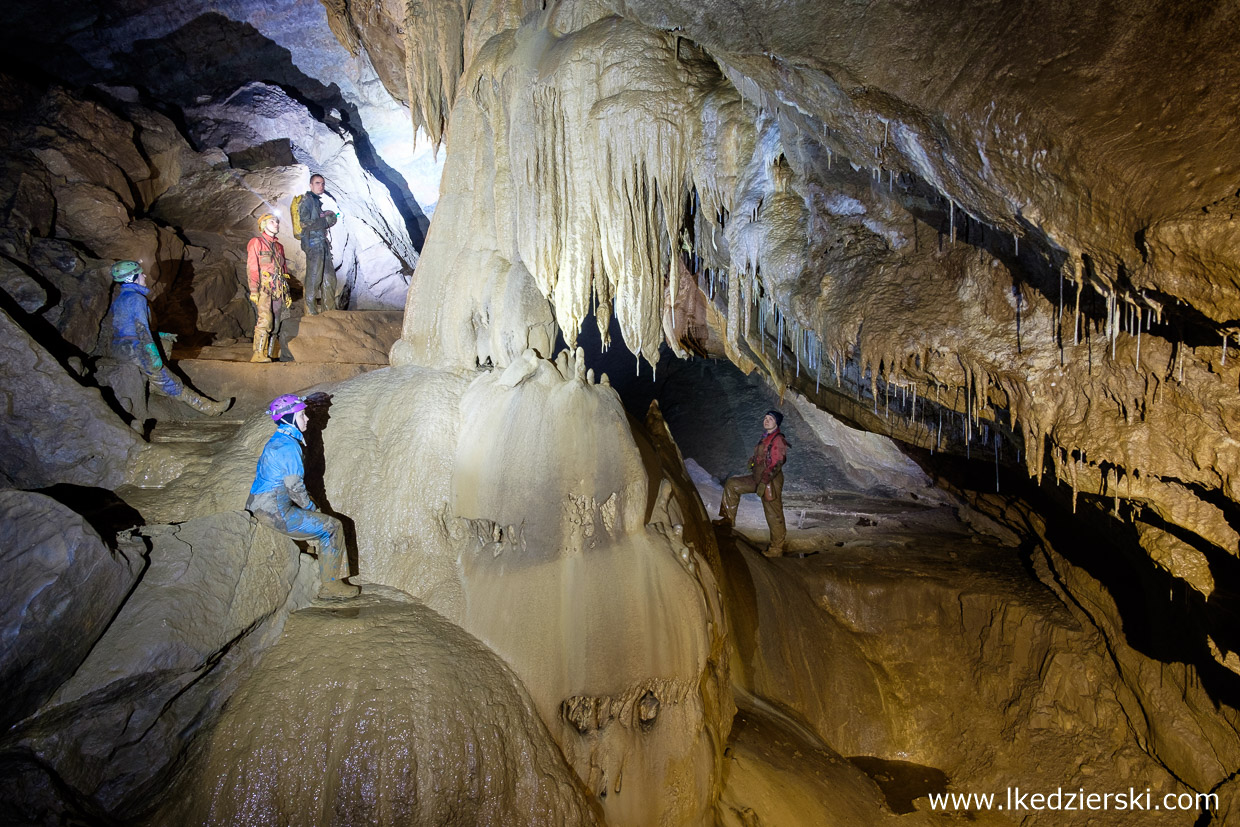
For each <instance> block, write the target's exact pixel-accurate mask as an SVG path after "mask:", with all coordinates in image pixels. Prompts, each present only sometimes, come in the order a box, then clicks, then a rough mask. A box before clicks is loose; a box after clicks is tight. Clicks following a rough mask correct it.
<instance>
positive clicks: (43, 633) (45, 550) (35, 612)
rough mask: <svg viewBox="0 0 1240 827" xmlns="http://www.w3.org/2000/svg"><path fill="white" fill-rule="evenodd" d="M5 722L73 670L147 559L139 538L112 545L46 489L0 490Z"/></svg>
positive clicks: (3, 725) (1, 719) (1, 725)
mask: <svg viewBox="0 0 1240 827" xmlns="http://www.w3.org/2000/svg"><path fill="white" fill-rule="evenodd" d="M0 549H2V550H3V551H0V577H2V578H3V580H4V583H3V585H2V586H0V591H3V593H4V595H5V601H4V607H3V608H2V609H0V630H3V631H0V638H2V639H3V642H4V645H3V646H0V684H3V685H4V686H6V687H9V691H8V693H7V697H6V703H5V704H4V708H3V713H2V714H0V729H7V728H8V727H9V726H10V725H12V724H14V723H16V722H17V721H19V720H21V719H22V718H24V717H25V716H26V715H28V714H29V713H31V712H33V711H34V710H35V709H37V708H38V706H39V705H40V704H41V703H43V702H44V701H46V700H47V699H48V697H50V696H51V694H52V693H53V692H54V691H55V689H56V687H57V686H59V685H60V684H61V683H62V682H63V681H65V680H66V679H67V678H69V677H70V676H71V675H72V674H73V672H74V670H76V669H77V667H78V665H79V664H81V662H82V660H83V659H84V658H86V656H87V654H88V653H89V651H90V649H91V647H92V646H93V645H94V644H95V642H96V641H97V640H98V638H99V636H100V635H101V634H103V632H104V630H105V629H106V628H107V626H108V623H109V622H110V621H111V620H112V618H113V616H114V615H115V613H116V610H117V608H118V607H119V606H120V605H121V603H122V602H123V601H124V599H125V597H126V595H127V594H128V593H129V589H130V587H131V586H132V585H133V583H134V581H135V580H137V579H138V577H139V575H140V574H141V572H142V569H143V567H144V565H145V561H144V560H143V559H142V553H141V552H142V551H144V550H145V549H143V548H142V547H141V546H138V547H137V548H135V547H133V546H126V547H124V548H122V549H119V550H116V551H112V550H110V549H109V548H108V547H107V546H106V545H105V544H104V543H103V541H102V540H101V539H100V538H99V535H98V534H96V533H95V531H94V530H93V529H92V528H91V527H90V526H89V525H88V524H87V523H86V521H85V520H84V519H83V518H82V517H81V516H79V515H78V514H76V513H74V512H73V511H70V510H69V509H68V508H67V507H65V506H64V505H61V504H60V503H58V502H56V501H55V500H53V499H52V498H50V497H47V496H45V495H43V494H36V493H33V492H27V491H12V490H10V491H0Z"/></svg>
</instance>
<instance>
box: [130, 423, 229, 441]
mask: <svg viewBox="0 0 1240 827" xmlns="http://www.w3.org/2000/svg"><path fill="white" fill-rule="evenodd" d="M242 423H243V420H241V419H222V418H221V419H216V418H210V419H207V418H203V419H161V420H158V421H157V422H156V423H155V427H154V428H153V429H152V430H151V433H150V440H151V442H165V443H166V442H178V443H188V442H192V443H204V444H209V443H212V442H223V441H224V440H226V439H228V438H229V437H231V436H232V435H233V434H235V433H236V432H237V430H238V429H239V428H240V427H241V425H242Z"/></svg>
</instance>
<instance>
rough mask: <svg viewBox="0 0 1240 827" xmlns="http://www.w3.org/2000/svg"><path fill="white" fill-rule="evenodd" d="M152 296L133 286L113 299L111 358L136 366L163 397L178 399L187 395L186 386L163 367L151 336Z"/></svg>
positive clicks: (127, 285)
mask: <svg viewBox="0 0 1240 827" xmlns="http://www.w3.org/2000/svg"><path fill="white" fill-rule="evenodd" d="M149 293H150V291H149V290H148V289H147V288H145V287H142V286H141V285H138V284H135V283H133V282H128V283H125V284H121V285H119V289H118V290H117V291H116V298H114V299H112V356H113V357H114V358H117V359H126V360H128V361H131V362H133V363H134V364H136V365H137V366H138V367H139V368H140V369H141V370H142V373H144V374H145V375H146V377H147V378H148V379H149V380H150V381H151V384H152V385H153V386H154V387H155V388H156V389H157V390H158V391H159V392H160V393H162V394H164V396H172V397H178V396H180V395H181V394H183V393H184V392H185V385H184V384H182V382H181V380H180V379H178V378H177V377H176V376H174V375H173V374H172V373H171V372H169V370H168V368H167V367H166V366H165V365H164V358H163V356H161V355H160V353H159V345H157V344H155V338H154V337H153V336H152V335H151V310H150V305H148V304H147V295H148V294H149Z"/></svg>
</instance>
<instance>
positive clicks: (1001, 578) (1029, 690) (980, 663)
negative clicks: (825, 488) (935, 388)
mask: <svg viewBox="0 0 1240 827" xmlns="http://www.w3.org/2000/svg"><path fill="white" fill-rule="evenodd" d="M945 540H946V538H945ZM950 542H951V541H947V542H936V541H935V540H934V539H932V538H929V537H923V538H921V543H922V545H921V546H918V547H910V548H903V549H900V550H899V551H898V552H893V550H892V549H891V548H890V547H889V546H888V545H887V544H883V543H879V544H876V545H874V546H873V547H870V548H865V547H860V546H853V547H850V548H849V549H832V550H831V551H830V553H829V554H824V555H822V556H815V557H812V558H807V559H805V560H797V561H767V560H764V559H762V558H760V557H758V556H757V554H756V553H754V552H751V551H744V550H741V549H737V548H732V549H725V550H724V556H725V560H724V562H725V567H726V570H727V571H726V576H725V578H724V581H725V588H726V590H727V597H726V598H725V599H726V600H727V602H728V604H729V612H730V617H729V620H730V627H731V629H732V630H733V641H734V645H735V646H736V647H737V651H738V653H739V655H740V658H739V660H740V663H739V664H738V666H737V667H736V670H735V671H736V674H738V675H739V676H741V680H743V682H744V683H743V685H744V686H745V688H746V689H748V690H749V691H750V692H752V693H753V694H755V695H757V696H758V697H760V698H763V699H765V700H766V701H768V702H770V703H772V704H773V705H774V706H775V707H776V708H780V709H788V710H791V711H793V712H794V713H795V716H796V718H797V719H798V720H800V721H803V722H805V723H807V724H808V725H809V727H810V729H811V730H812V731H813V733H814V734H815V735H816V736H817V737H818V738H820V739H821V740H822V741H823V742H824V743H825V744H826V745H827V746H828V747H830V748H831V749H833V750H836V751H838V752H841V753H843V754H845V755H860V756H877V757H881V758H899V759H900V760H902V761H911V762H913V763H915V764H920V765H923V766H926V767H933V768H936V769H937V770H939V771H941V772H942V773H946V775H947V776H948V777H949V778H950V779H951V785H952V789H960V790H970V791H975V790H1000V791H1001V790H1003V789H1004V787H1005V786H1007V785H1011V784H1013V783H1014V781H1013V779H1020V786H1021V788H1022V789H1025V788H1026V787H1028V788H1034V787H1037V788H1039V789H1041V788H1042V787H1046V788H1047V789H1049V790H1052V791H1053V790H1054V789H1055V788H1056V787H1057V786H1062V787H1063V789H1065V790H1067V789H1069V788H1071V789H1077V788H1078V787H1079V786H1082V785H1084V786H1089V785H1093V786H1095V787H1097V788H1099V789H1103V788H1105V789H1115V790H1119V789H1125V790H1126V789H1127V788H1128V786H1130V785H1131V786H1134V787H1136V788H1137V789H1138V790H1144V789H1145V788H1146V787H1149V788H1151V789H1152V790H1154V791H1155V795H1156V796H1157V795H1161V794H1162V793H1164V792H1182V791H1184V790H1185V789H1186V786H1185V785H1188V786H1189V787H1192V788H1195V789H1206V788H1208V787H1210V786H1212V785H1213V784H1215V783H1217V782H1218V780H1219V778H1220V766H1221V765H1222V764H1226V763H1227V762H1229V761H1231V760H1234V759H1232V758H1230V757H1228V758H1225V759H1223V760H1222V761H1220V760H1218V759H1217V758H1216V757H1215V756H1216V754H1218V753H1216V751H1217V750H1223V751H1224V752H1225V754H1227V755H1228V756H1230V755H1231V754H1232V753H1234V750H1235V749H1236V746H1235V734H1234V732H1230V733H1229V732H1228V731H1227V726H1226V724H1225V723H1223V722H1222V721H1219V720H1217V719H1216V718H1215V717H1214V716H1213V715H1212V714H1209V713H1206V714H1204V715H1203V714H1201V712H1200V711H1193V710H1191V707H1195V706H1196V705H1197V704H1198V703H1200V702H1201V701H1204V700H1205V697H1204V693H1201V692H1200V691H1199V690H1190V691H1189V692H1188V697H1187V701H1182V700H1180V697H1181V691H1183V690H1184V687H1183V686H1181V685H1180V684H1178V683H1173V682H1172V676H1173V675H1174V674H1175V673H1176V672H1177V671H1179V672H1180V673H1181V674H1182V670H1177V668H1176V667H1175V666H1167V665H1164V664H1159V663H1157V662H1155V661H1153V660H1150V659H1148V658H1142V657H1141V656H1139V655H1138V654H1137V653H1136V652H1135V651H1134V650H1132V649H1131V648H1129V647H1127V646H1126V644H1124V643H1123V641H1122V637H1115V636H1113V635H1114V634H1115V632H1117V629H1116V627H1115V626H1114V625H1113V621H1111V620H1109V619H1106V616H1105V615H1104V617H1103V620H1102V621H1101V623H1102V626H1101V628H1098V627H1095V626H1094V625H1093V623H1094V622H1098V618H1097V616H1096V615H1095V617H1094V618H1093V619H1092V620H1091V619H1089V618H1087V617H1085V616H1083V615H1081V614H1079V613H1078V612H1077V610H1076V608H1069V607H1068V606H1066V605H1065V603H1061V602H1060V600H1059V599H1057V597H1056V595H1055V594H1052V592H1051V591H1050V590H1048V589H1046V588H1044V587H1043V586H1041V585H1040V584H1037V583H1034V582H1030V581H1029V579H1028V578H1027V576H1026V575H1025V573H1024V570H1023V568H1022V565H1021V563H1020V561H1019V560H1018V559H1017V558H1016V557H1015V555H1014V554H1013V553H1012V552H1011V551H1010V550H1003V549H999V548H979V547H976V546H971V545H964V544H958V543H956V544H951V545H948V544H947V543H950ZM1056 560H1057V561H1058V562H1057V563H1056V565H1059V564H1060V563H1062V561H1061V560H1059V558H1056ZM1059 574H1060V576H1065V575H1067V576H1070V578H1071V579H1072V584H1071V587H1072V588H1073V589H1074V593H1076V594H1078V595H1082V596H1084V595H1088V597H1085V601H1086V602H1087V603H1088V605H1089V606H1090V607H1091V609H1090V611H1091V612H1093V611H1094V608H1095V607H1099V608H1101V607H1102V605H1103V601H1104V600H1106V599H1107V598H1106V597H1105V594H1104V593H1102V592H1099V591H1096V590H1094V589H1091V588H1087V584H1086V583H1084V582H1080V581H1079V578H1081V577H1085V578H1086V579H1088V576H1087V575H1085V574H1084V573H1083V572H1081V571H1080V570H1070V573H1069V567H1065V569H1063V570H1061V571H1060V572H1059ZM1095 585H1096V584H1095ZM1077 589H1080V590H1079V591H1075V590H1077ZM1106 611H1111V612H1113V611H1114V606H1113V605H1112V606H1110V608H1109V609H1106V608H1103V612H1104V613H1105V612H1106ZM1104 639H1105V640H1106V641H1107V646H1104V645H1103V640H1104ZM1109 647H1118V649H1115V650H1114V651H1115V652H1116V653H1117V658H1116V659H1115V660H1112V658H1111V657H1110V652H1111V651H1112V649H1111V648H1109ZM1160 669H1162V670H1165V671H1164V672H1163V674H1162V677H1159V676H1158V674H1157V673H1158V670H1160ZM1163 681H1166V682H1167V683H1166V686H1165V687H1164V686H1163V685H1162V682H1163ZM1134 692H1136V693H1137V694H1136V695H1135V696H1134V694H1133V693H1134ZM1142 710H1144V712H1142ZM1134 720H1135V721H1136V722H1137V723H1139V722H1141V721H1147V722H1149V726H1150V729H1149V730H1145V729H1144V728H1142V729H1141V730H1140V731H1139V732H1138V733H1137V735H1136V737H1135V738H1134V734H1133V731H1132V727H1133V725H1134ZM1173 721H1175V722H1178V723H1172V722H1173ZM1154 730H1157V734H1154ZM1147 737H1148V738H1154V739H1156V740H1157V741H1158V744H1159V746H1158V747H1157V748H1156V749H1155V750H1154V751H1153V757H1151V754H1147V751H1146V750H1145V745H1146V743H1147V741H1145V740H1144V739H1145V738H1147ZM1195 750H1196V751H1198V752H1197V753H1196V754H1195V753H1194V751H1195ZM751 760H752V759H751ZM1168 769H1170V772H1169V771H1168ZM752 771H753V770H752V769H750V770H749V772H752ZM746 783H747V784H748V783H752V781H747V782H746ZM1203 785H1204V786H1203ZM737 797H738V796H737V795H736V794H735V793H729V792H728V791H727V790H725V800H736V798H737ZM742 800H743V799H742ZM921 803H922V804H923V805H924V804H925V803H926V802H921ZM1197 815H1198V814H1197V813H1195V812H1194V813H1179V814H1176V815H1174V816H1170V815H1169V816H1167V823H1168V824H1178V825H1185V827H1187V825H1189V824H1192V823H1194V820H1195V819H1196V817H1197ZM1090 817H1091V816H1090V814H1088V813H1067V812H1058V813H1055V819H1054V821H1053V823H1054V824H1057V825H1065V827H1066V825H1086V824H1088V823H1090V821H1089V819H1090ZM1172 819H1175V820H1172ZM858 823H870V822H868V821H867V822H858ZM875 823H878V822H877V821H876V822H875ZM1004 823H1005V822H1004Z"/></svg>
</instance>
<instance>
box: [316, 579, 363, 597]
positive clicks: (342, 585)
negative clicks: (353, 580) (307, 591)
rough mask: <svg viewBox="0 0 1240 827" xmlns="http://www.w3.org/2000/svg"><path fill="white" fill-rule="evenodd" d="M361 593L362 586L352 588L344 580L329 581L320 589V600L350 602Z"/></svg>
mask: <svg viewBox="0 0 1240 827" xmlns="http://www.w3.org/2000/svg"><path fill="white" fill-rule="evenodd" d="M361 593H362V589H361V587H360V586H352V585H350V584H348V583H346V582H344V581H343V580H328V581H327V582H326V583H324V584H323V585H322V586H320V587H319V600H349V599H351V598H354V597H357V596H358V595H359V594H361Z"/></svg>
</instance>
